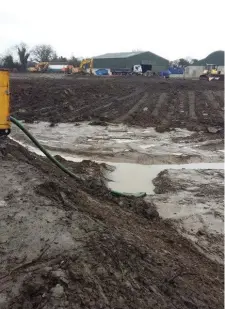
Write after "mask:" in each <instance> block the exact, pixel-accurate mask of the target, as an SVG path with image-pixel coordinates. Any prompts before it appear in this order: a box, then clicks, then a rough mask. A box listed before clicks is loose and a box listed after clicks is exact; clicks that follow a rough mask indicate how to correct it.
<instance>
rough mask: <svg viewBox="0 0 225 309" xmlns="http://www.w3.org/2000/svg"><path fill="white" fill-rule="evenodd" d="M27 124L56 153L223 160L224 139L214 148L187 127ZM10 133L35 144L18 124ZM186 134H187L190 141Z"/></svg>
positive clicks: (125, 159)
mask: <svg viewBox="0 0 225 309" xmlns="http://www.w3.org/2000/svg"><path fill="white" fill-rule="evenodd" d="M25 127H26V128H27V129H28V130H29V131H30V132H31V133H32V134H33V135H34V136H35V137H36V138H37V139H38V140H39V142H41V144H42V145H43V146H44V147H46V149H48V150H50V151H51V152H53V153H55V152H56V153H58V152H61V153H64V156H70V155H71V156H73V157H74V156H76V157H81V158H87V159H90V160H96V161H109V162H115V163H116V162H122V163H138V164H145V165H152V164H185V163H194V162H196V163H197V162H221V161H223V152H221V150H222V149H223V145H222V143H221V140H213V141H212V142H213V151H212V149H211V148H210V147H211V145H210V143H211V141H210V142H209V143H207V145H206V144H205V142H204V141H203V142H197V143H196V140H195V139H194V138H193V139H191V138H190V135H191V134H192V133H191V132H190V131H187V130H184V129H176V130H174V131H171V132H164V133H158V132H156V131H155V130H154V128H139V127H129V126H126V125H115V124H109V125H107V126H106V127H102V126H90V125H88V123H87V122H84V123H80V124H78V125H77V126H75V125H74V124H68V123H64V124H63V123H61V124H58V125H57V126H55V127H50V126H49V123H45V122H40V123H33V124H25ZM11 136H12V137H13V138H14V139H15V140H17V141H20V142H23V143H25V144H26V145H29V146H32V143H31V142H30V141H29V140H28V139H27V137H26V136H25V135H24V133H23V132H22V131H20V130H19V129H18V128H17V127H15V126H13V127H12V132H11ZM185 138H188V142H187V143H186V142H185ZM215 143H217V144H216V145H214V144H215ZM202 147H204V149H202Z"/></svg>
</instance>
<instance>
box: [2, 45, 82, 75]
mask: <svg viewBox="0 0 225 309" xmlns="http://www.w3.org/2000/svg"><path fill="white" fill-rule="evenodd" d="M13 50H14V51H15V52H13V51H10V52H7V53H6V54H5V55H4V56H2V57H0V67H1V68H7V69H16V70H18V71H22V72H23V71H26V69H27V67H28V65H29V63H30V62H49V61H52V62H54V61H55V62H67V63H68V64H71V65H74V66H79V63H80V61H79V60H78V59H77V58H76V57H74V56H72V57H70V58H66V57H63V56H59V55H57V53H56V51H55V50H54V48H53V47H52V46H51V45H48V44H39V45H36V46H34V47H33V48H32V49H29V48H28V46H27V45H26V44H25V43H20V44H19V45H17V46H15V47H14V48H13Z"/></svg>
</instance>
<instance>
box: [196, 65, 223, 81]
mask: <svg viewBox="0 0 225 309" xmlns="http://www.w3.org/2000/svg"><path fill="white" fill-rule="evenodd" d="M199 79H200V80H207V81H211V80H217V81H224V74H221V71H219V70H218V65H216V64H206V66H205V70H204V71H203V74H201V75H200V76H199Z"/></svg>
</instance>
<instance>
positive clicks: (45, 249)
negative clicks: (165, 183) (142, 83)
mask: <svg viewBox="0 0 225 309" xmlns="http://www.w3.org/2000/svg"><path fill="white" fill-rule="evenodd" d="M7 150H8V154H7V155H6V156H4V157H3V158H1V159H0V160H1V164H0V181H1V188H2V190H1V191H0V201H1V202H0V206H1V207H0V209H1V226H0V229H1V231H0V232H1V233H0V235H1V241H0V245H1V251H0V252H1V269H0V281H1V291H0V301H1V302H0V304H1V307H2V308H13V309H16V308H56V307H58V308H135V309H136V308H146V309H147V308H153V307H154V308H165V309H167V308H170V307H171V308H172V307H174V306H175V307H177V308H198V307H199V308H201V307H202V308H204V307H211V308H219V309H220V308H221V309H222V308H223V285H222V280H223V276H222V267H221V266H220V265H219V264H218V263H217V262H213V261H211V260H210V259H208V258H207V257H205V256H204V255H202V253H200V252H199V251H198V250H197V249H196V248H195V247H194V246H193V245H192V243H191V242H189V241H187V240H186V239H185V238H183V237H182V236H180V235H179V234H178V233H177V232H176V230H175V229H173V227H172V225H171V224H170V223H169V222H164V221H162V220H160V219H159V217H158V215H157V212H156V209H155V206H154V204H153V202H148V203H147V202H146V201H144V200H143V199H133V198H116V197H113V196H111V195H110V194H109V192H108V190H107V188H106V187H105V186H104V183H102V180H101V178H102V177H101V173H102V171H101V169H99V165H97V164H95V163H92V162H90V161H84V162H82V163H71V162H64V163H65V164H67V166H68V167H69V168H71V170H73V172H75V173H76V174H77V176H79V179H80V180H74V179H71V178H68V177H67V176H66V175H65V174H62V173H61V172H60V171H59V170H58V169H55V168H54V166H52V165H49V164H48V163H47V161H46V160H45V159H44V158H40V157H38V156H36V155H34V154H31V153H29V152H28V151H27V150H25V149H24V148H22V147H21V146H18V145H17V144H15V143H14V142H9V143H8V145H7ZM59 159H60V158H59ZM61 160H63V159H61ZM102 168H105V167H104V166H103V167H102Z"/></svg>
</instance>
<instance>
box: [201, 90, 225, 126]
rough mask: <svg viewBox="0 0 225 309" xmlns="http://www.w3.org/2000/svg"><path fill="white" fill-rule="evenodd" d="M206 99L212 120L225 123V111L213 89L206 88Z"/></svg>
mask: <svg viewBox="0 0 225 309" xmlns="http://www.w3.org/2000/svg"><path fill="white" fill-rule="evenodd" d="M203 95H204V96H205V99H206V104H207V106H208V109H209V112H208V113H209V117H210V119H211V122H212V123H213V124H214V123H218V124H221V123H223V111H222V110H221V107H220V104H219V102H218V101H217V100H216V98H215V95H214V93H213V91H212V90H206V91H204V92H203Z"/></svg>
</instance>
